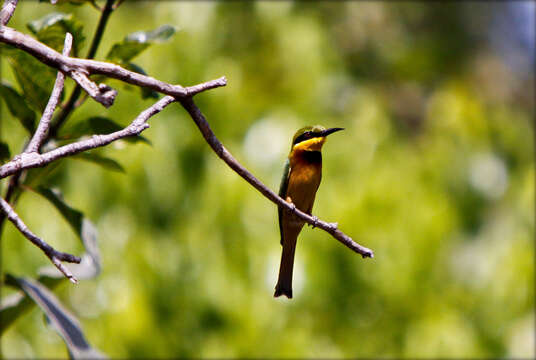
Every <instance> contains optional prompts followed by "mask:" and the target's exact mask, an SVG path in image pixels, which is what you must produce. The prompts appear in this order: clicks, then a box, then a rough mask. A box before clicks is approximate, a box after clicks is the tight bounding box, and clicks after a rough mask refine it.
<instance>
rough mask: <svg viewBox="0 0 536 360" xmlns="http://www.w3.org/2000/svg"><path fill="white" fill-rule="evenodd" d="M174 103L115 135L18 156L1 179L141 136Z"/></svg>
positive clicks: (3, 170)
mask: <svg viewBox="0 0 536 360" xmlns="http://www.w3.org/2000/svg"><path fill="white" fill-rule="evenodd" d="M215 81H218V80H215ZM174 101H176V100H175V98H174V97H172V96H165V97H163V98H162V99H160V100H159V101H158V102H156V103H155V104H154V105H152V106H151V107H149V108H148V109H146V110H144V111H143V112H142V113H140V115H138V117H137V118H136V119H134V121H132V122H131V123H130V125H128V126H127V127H126V128H124V129H121V130H118V131H115V132H113V133H110V134H105V135H93V136H91V138H89V139H85V140H81V141H77V142H74V143H71V144H68V145H64V146H61V147H59V148H56V149H54V150H51V151H49V152H46V153H44V154H39V153H37V152H33V153H22V154H20V155H17V156H15V157H14V158H13V160H11V161H10V162H8V163H6V164H4V165H2V166H1V167H0V179H2V178H5V177H6V176H9V175H12V174H14V173H16V172H18V171H21V170H24V169H29V168H34V167H41V166H45V165H47V164H48V163H51V162H53V161H55V160H58V159H61V158H64V157H67V156H72V155H75V154H78V153H80V152H83V151H87V150H90V149H95V148H98V147H102V146H105V145H108V144H110V143H111V142H114V141H116V140H119V139H122V138H125V137H128V136H136V135H139V134H140V133H141V132H142V131H143V130H145V129H147V128H148V127H149V124H147V120H149V118H150V117H151V116H153V115H155V114H157V113H159V112H160V111H162V110H163V109H164V108H165V107H166V106H168V105H169V104H171V103H172V102H174Z"/></svg>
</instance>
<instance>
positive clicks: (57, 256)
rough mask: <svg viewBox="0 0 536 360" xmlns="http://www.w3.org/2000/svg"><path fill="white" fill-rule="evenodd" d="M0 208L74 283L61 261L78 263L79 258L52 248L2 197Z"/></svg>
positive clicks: (74, 280)
mask: <svg viewBox="0 0 536 360" xmlns="http://www.w3.org/2000/svg"><path fill="white" fill-rule="evenodd" d="M0 208H1V209H2V211H3V212H4V213H5V214H6V216H7V218H8V219H9V221H11V222H12V223H13V225H15V227H16V228H17V229H18V230H19V231H20V232H21V233H22V235H24V236H25V237H26V238H27V239H28V240H30V241H31V242H32V243H33V244H34V245H36V246H37V247H38V248H40V249H41V250H43V252H44V253H45V254H46V256H48V258H49V259H50V261H52V263H53V264H54V265H55V266H56V267H57V268H58V270H59V271H61V272H62V273H63V275H65V277H66V278H68V279H69V280H70V281H71V282H73V283H76V282H77V281H78V280H77V279H76V278H75V277H74V275H73V274H72V273H71V272H70V271H69V269H67V268H66V267H65V265H63V264H62V263H61V262H62V261H66V262H70V263H77V264H79V263H80V261H81V259H80V258H79V257H78V256H75V255H71V254H67V253H64V252H61V251H58V250H56V249H54V248H53V247H52V246H50V245H49V244H47V243H46V242H45V241H43V240H42V239H41V238H39V237H38V236H37V235H35V234H34V233H33V232H31V231H30V229H28V226H26V224H25V223H24V222H23V221H22V220H21V219H20V217H19V215H18V214H17V213H16V212H15V210H13V208H12V207H11V205H9V203H8V202H7V201H5V200H4V199H2V198H0Z"/></svg>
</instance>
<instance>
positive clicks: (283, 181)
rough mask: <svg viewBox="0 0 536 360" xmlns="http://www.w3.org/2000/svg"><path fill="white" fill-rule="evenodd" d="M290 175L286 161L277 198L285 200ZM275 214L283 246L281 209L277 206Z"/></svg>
mask: <svg viewBox="0 0 536 360" xmlns="http://www.w3.org/2000/svg"><path fill="white" fill-rule="evenodd" d="M289 175H290V161H289V160H288V159H287V161H286V162H285V168H284V169H283V176H282V177H281V185H279V196H280V197H282V198H283V199H285V200H286V197H287V188H288V179H289ZM277 214H278V215H279V233H280V234H281V245H283V209H282V208H281V207H280V206H278V207H277Z"/></svg>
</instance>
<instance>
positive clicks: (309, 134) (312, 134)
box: [292, 131, 321, 145]
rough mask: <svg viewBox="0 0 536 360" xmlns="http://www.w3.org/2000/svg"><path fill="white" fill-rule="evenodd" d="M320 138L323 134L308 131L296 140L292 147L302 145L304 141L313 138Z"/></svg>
mask: <svg viewBox="0 0 536 360" xmlns="http://www.w3.org/2000/svg"><path fill="white" fill-rule="evenodd" d="M318 136H321V134H320V133H315V132H312V131H306V132H304V133H303V134H301V135H300V136H298V137H297V138H296V140H294V144H292V145H296V144H298V143H301V142H302V141H305V140H309V139H312V138H314V137H318Z"/></svg>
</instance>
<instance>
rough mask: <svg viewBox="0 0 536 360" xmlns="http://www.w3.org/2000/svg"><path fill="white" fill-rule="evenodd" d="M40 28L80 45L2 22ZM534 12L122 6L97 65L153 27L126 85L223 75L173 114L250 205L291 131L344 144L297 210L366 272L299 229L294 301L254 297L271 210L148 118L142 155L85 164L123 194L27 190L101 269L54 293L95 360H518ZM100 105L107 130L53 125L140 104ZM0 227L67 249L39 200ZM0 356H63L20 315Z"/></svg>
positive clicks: (269, 247) (77, 169)
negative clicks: (72, 212) (87, 234)
mask: <svg viewBox="0 0 536 360" xmlns="http://www.w3.org/2000/svg"><path fill="white" fill-rule="evenodd" d="M52 11H62V12H66V13H73V14H74V15H75V16H76V17H78V18H79V19H80V20H81V21H82V22H83V23H84V34H85V36H86V38H88V39H90V38H91V36H92V34H93V31H94V28H95V25H96V22H97V20H98V12H97V11H96V10H94V9H93V8H92V7H91V6H89V5H83V6H73V5H70V4H62V5H61V6H59V7H54V6H52V5H50V4H47V3H38V2H29V1H23V2H21V3H20V4H19V6H18V8H17V10H16V12H15V15H14V17H13V19H12V20H11V22H10V26H12V27H14V28H16V29H18V30H20V31H23V32H28V30H27V28H26V23H27V22H29V21H31V20H35V19H37V18H40V17H42V16H43V15H45V14H47V13H49V12H52ZM534 11H535V5H534V2H529V1H527V2H523V1H514V2H490V3H488V2H447V3H438V2H433V3H425V2H413V3H411V2H379V1H374V2H364V1H363V2H361V1H356V2H290V1H289V2H240V1H236V2H235V1H232V2H209V1H207V2H182V1H178V2H166V1H162V2H156V1H147V2H131V1H125V2H124V3H123V4H122V5H121V7H120V8H119V9H118V10H117V11H115V12H114V13H113V14H112V16H111V18H110V21H109V25H108V27H107V29H106V32H105V35H104V38H103V42H102V44H101V47H100V49H99V51H98V53H97V59H103V58H104V56H105V55H106V53H107V51H108V50H109V49H110V47H111V46H112V44H113V43H115V42H117V41H120V40H121V39H122V38H123V37H124V36H126V35H127V34H129V33H131V32H134V31H137V30H150V29H154V28H156V27H158V26H160V25H163V24H170V25H173V26H175V27H176V28H177V29H178V30H179V31H178V32H177V33H176V34H175V36H174V37H173V38H172V40H171V41H170V42H168V43H165V44H159V45H154V46H152V47H151V48H150V49H148V50H147V51H145V52H144V53H143V54H141V55H140V56H139V57H138V58H137V59H136V63H137V64H139V65H141V66H142V67H143V68H144V69H145V70H146V71H147V72H148V73H149V74H150V75H151V76H153V77H156V78H158V79H161V80H164V81H167V82H171V83H178V84H182V85H193V84H196V83H199V82H203V81H206V80H210V79H213V78H217V77H220V76H222V75H225V76H226V77H227V79H228V85H227V86H226V87H224V88H219V89H215V90H211V91H208V92H206V93H203V94H201V95H198V96H197V97H196V100H197V103H198V105H199V106H200V108H201V109H202V111H203V112H204V113H205V114H206V116H207V118H208V120H209V122H210V124H211V126H212V127H213V130H214V131H215V133H216V134H217V136H218V137H219V138H220V139H221V141H222V142H223V143H224V144H225V145H226V146H227V148H228V149H229V150H230V151H231V152H232V153H233V154H234V155H235V156H236V157H237V158H238V159H239V160H240V161H241V162H242V163H243V164H244V165H245V166H246V167H247V168H248V169H249V170H251V171H252V172H253V173H254V174H255V175H256V176H258V178H260V179H261V180H262V181H264V182H265V183H266V184H267V185H268V186H270V187H271V188H273V189H275V190H277V187H278V186H279V179H280V175H281V171H282V166H283V162H284V161H285V157H286V155H287V154H288V151H289V149H290V139H291V137H292V135H293V133H294V131H295V130H296V129H298V128H300V127H302V126H304V125H307V124H317V123H319V124H323V125H324V126H327V127H344V128H346V131H344V132H341V133H337V134H336V135H333V137H332V138H330V139H329V141H328V142H327V144H326V146H325V147H324V175H323V180H322V185H321V187H320V190H319V192H318V195H317V198H316V203H315V207H314V209H313V212H314V214H315V215H317V216H318V217H319V218H321V219H323V220H326V221H337V222H338V223H339V225H340V227H341V229H342V230H343V231H344V232H346V233H347V234H349V235H351V236H352V237H353V238H354V239H355V240H356V241H358V242H360V243H361V244H363V245H365V246H367V247H370V248H372V249H373V250H374V251H375V258H374V259H372V260H371V259H362V258H361V257H360V256H358V255H356V254H354V253H352V252H351V251H349V250H348V249H347V248H345V247H343V246H341V244H339V243H338V242H337V241H336V240H334V239H333V238H331V237H330V236H329V235H328V234H326V233H325V232H323V231H321V230H317V229H311V228H309V227H307V228H305V229H304V231H303V232H302V234H301V236H300V238H299V243H298V249H297V255H296V266H295V275H294V294H295V298H294V299H293V300H291V301H288V300H286V299H282V298H278V299H274V298H273V297H272V295H273V288H274V286H275V282H276V277H277V272H278V266H279V256H280V251H281V248H280V245H279V234H278V226H277V210H276V207H275V206H274V205H273V204H272V203H271V202H269V201H267V200H266V199H265V198H264V197H262V196H261V195H260V194H259V193H258V192H257V191H255V190H254V189H252V188H251V187H250V186H249V185H248V184H247V183H246V182H245V181H243V180H242V179H241V178H240V177H239V176H238V175H236V174H235V173H234V172H232V171H231V170H230V169H229V168H227V167H226V165H225V164H224V163H223V162H222V161H221V160H219V159H218V158H217V157H216V156H215V154H214V153H212V152H211V150H210V149H209V147H208V146H207V145H206V143H205V142H204V141H203V140H202V138H201V136H200V134H199V132H198V130H197V129H196V127H195V125H194V124H193V122H192V121H191V119H190V118H189V117H188V116H187V114H186V113H185V111H184V110H183V109H182V108H181V107H180V106H178V105H174V106H170V107H169V108H167V109H166V110H164V111H163V112H162V113H160V114H159V115H157V116H155V117H154V118H152V119H151V120H150V124H151V127H150V128H149V129H148V130H146V131H145V132H144V136H145V137H146V138H148V139H149V140H150V141H151V142H152V145H147V144H143V143H142V144H130V143H126V142H121V143H116V144H114V145H113V146H109V147H107V148H106V149H103V150H101V151H100V154H102V155H106V156H109V157H111V158H113V159H115V160H117V161H118V162H119V163H121V164H122V165H123V167H124V168H125V173H117V172H110V171H107V170H104V169H101V168H99V167H96V166H95V165H93V164H90V163H86V162H80V161H74V160H66V161H64V162H62V164H61V166H60V167H59V169H58V170H57V171H56V172H54V173H53V174H52V175H51V176H50V178H49V179H48V180H47V181H48V182H49V183H50V184H53V185H54V186H57V187H59V188H60V189H61V190H62V191H63V193H64V197H65V199H66V200H67V201H68V202H69V203H70V204H71V205H72V206H73V207H75V208H77V209H80V210H83V211H84V212H85V214H86V215H87V216H88V217H89V218H90V219H91V220H92V221H93V222H94V223H95V224H96V226H97V228H98V230H99V242H100V244H99V246H100V250H101V256H102V260H103V269H102V273H101V274H100V276H99V277H97V278H96V279H94V280H87V281H82V282H81V283H80V284H78V285H76V286H73V285H71V284H68V283H67V282H65V283H64V284H62V285H61V286H60V287H58V288H57V290H56V291H55V293H56V294H57V295H58V296H59V298H60V299H61V300H62V301H63V303H64V304H65V305H66V307H68V308H69V309H70V310H71V311H72V312H73V313H74V314H76V316H77V317H78V318H79V319H80V321H81V323H82V327H83V329H84V330H85V333H86V335H87V338H88V340H89V342H90V343H91V344H92V345H93V346H95V347H96V348H98V349H99V350H101V351H102V352H104V353H106V354H107V355H109V356H110V357H114V358H127V357H140V358H141V357H143V358H154V357H177V356H181V357H262V358H278V357H293V358H298V357H299V358H301V357H315V358H319V357H324V358H325V357H330V358H338V357H366V358H379V357H409V358H415V357H421V358H439V357H442V358H474V357H480V358H486V357H493V358H498V357H508V358H515V357H518V358H529V357H534V355H535V353H534V346H535V345H534V336H535V332H534V330H535V329H534V324H535V318H534V305H535V303H534V241H533V237H534V185H535V184H534V175H535V174H534V61H535V59H534V51H535V49H534V41H535V40H534V39H535V35H534ZM88 44H89V41H86V43H85V45H84V48H86V49H87V47H88ZM84 52H85V51H84ZM2 69H3V77H4V79H6V81H11V80H12V79H13V74H12V73H11V71H10V69H9V67H8V66H7V64H6V63H5V62H2ZM12 83H14V81H12ZM110 84H111V85H112V86H114V87H115V88H116V89H118V90H119V95H118V97H117V99H116V102H115V104H114V106H113V107H112V108H110V109H109V110H106V109H104V108H103V107H101V106H100V105H98V104H96V103H94V102H92V101H87V102H86V103H85V104H84V105H83V107H81V108H80V109H78V110H77V111H76V112H75V113H74V115H73V117H72V118H71V119H70V120H69V121H70V122H72V123H73V124H76V123H77V122H82V121H83V120H84V119H87V118H88V117H89V116H107V117H110V118H112V119H114V120H115V121H117V122H118V123H121V124H124V125H126V124H128V123H129V122H130V121H131V120H132V119H133V118H134V117H135V116H136V115H137V114H138V113H139V112H141V111H142V110H143V109H144V108H146V107H148V106H150V105H151V104H152V102H154V100H151V99H146V100H142V99H141V98H140V96H139V93H138V92H136V91H131V89H126V88H125V87H124V86H123V85H122V84H120V83H119V82H110ZM71 87H72V83H71V82H69V84H68V88H71ZM9 116H10V115H9V113H8V112H7V110H6V109H5V107H3V109H2V117H3V118H4V119H5V120H4V121H2V123H1V127H2V132H1V134H2V140H3V141H6V142H7V143H8V144H9V146H10V148H11V149H14V150H13V152H14V151H15V150H16V149H20V148H21V146H22V145H23V143H24V141H25V139H26V138H25V132H24V129H22V127H21V126H20V125H19V124H18V123H17V122H16V121H11V120H9ZM17 209H18V210H19V211H20V215H21V216H22V218H23V219H24V220H25V221H26V222H27V223H28V224H29V226H30V228H32V229H33V230H34V232H36V233H37V234H39V235H41V236H42V237H44V238H45V239H46V240H48V241H50V242H51V243H52V244H53V245H54V246H56V247H57V248H59V249H62V250H64V251H71V252H74V253H79V252H80V251H81V245H80V242H79V240H78V239H77V238H76V236H75V234H74V233H73V232H72V231H71V229H70V228H69V226H68V225H67V224H66V223H65V222H64V221H63V219H62V218H61V217H60V216H59V215H58V213H57V212H56V210H55V209H54V208H53V207H52V206H51V205H50V204H49V203H47V202H46V201H44V200H43V198H41V197H39V196H38V195H35V194H33V193H31V192H28V193H25V194H24V195H23V196H22V197H21V200H20V202H19V205H18V207H17ZM47 261H48V260H47V259H46V257H44V256H43V254H42V253H41V252H40V251H38V250H37V249H36V248H35V247H34V246H33V245H31V244H30V243H29V242H28V241H27V240H25V239H23V238H22V237H21V235H20V234H18V233H17V232H16V231H15V230H14V229H13V227H12V226H11V224H6V226H5V229H4V234H3V241H2V263H3V271H6V272H10V273H13V274H17V275H24V276H30V277H34V276H35V274H36V272H37V269H38V268H39V267H41V266H43V265H46V264H47ZM2 351H3V356H4V357H6V358H14V357H24V358H28V357H49V358H57V357H65V356H66V351H65V346H64V344H63V342H62V340H61V338H60V337H59V336H58V335H57V334H56V333H55V332H54V331H52V330H50V329H49V328H47V325H46V324H45V322H44V321H43V315H42V313H41V312H40V310H39V309H35V308H34V309H33V310H32V311H31V312H29V313H28V314H26V315H25V316H24V317H22V318H20V319H19V320H18V321H17V322H16V323H15V324H14V325H13V326H12V327H11V328H10V329H9V331H7V332H6V333H5V334H4V336H3V337H2Z"/></svg>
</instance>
